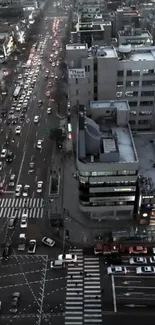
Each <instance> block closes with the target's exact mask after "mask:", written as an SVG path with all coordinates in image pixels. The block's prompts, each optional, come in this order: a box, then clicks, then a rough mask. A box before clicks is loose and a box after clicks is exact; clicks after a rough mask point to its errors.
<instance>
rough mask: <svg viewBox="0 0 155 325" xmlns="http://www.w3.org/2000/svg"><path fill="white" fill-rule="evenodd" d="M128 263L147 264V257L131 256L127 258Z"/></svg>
mask: <svg viewBox="0 0 155 325" xmlns="http://www.w3.org/2000/svg"><path fill="white" fill-rule="evenodd" d="M129 264H147V258H146V257H140V256H138V257H131V258H130V259H129Z"/></svg>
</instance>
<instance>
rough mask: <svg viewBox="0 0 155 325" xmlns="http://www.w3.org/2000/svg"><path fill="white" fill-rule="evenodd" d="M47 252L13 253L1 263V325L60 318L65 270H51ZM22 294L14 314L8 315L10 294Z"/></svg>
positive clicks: (62, 307)
mask: <svg viewBox="0 0 155 325" xmlns="http://www.w3.org/2000/svg"><path fill="white" fill-rule="evenodd" d="M49 266H50V261H48V256H47V255H35V256H30V255H12V256H11V257H10V259H9V260H8V261H2V260H1V262H0V290H1V301H2V311H1V315H0V324H1V325H7V324H10V323H11V324H13V325H15V324H16V325H18V324H21V321H22V323H23V325H24V324H27V323H28V322H29V324H35V322H38V321H39V319H40V317H41V319H42V323H41V324H44V322H45V324H47V321H48V320H50V321H51V320H52V318H54V319H55V321H56V320H57V318H58V320H59V321H60V319H61V317H63V313H64V301H65V286H66V273H65V272H66V271H65V270H63V271H61V272H59V271H56V272H55V271H51V269H50V267H49ZM14 292H19V293H20V295H21V299H20V305H19V310H18V313H17V314H15V315H14V314H13V315H12V314H11V313H10V311H9V310H10V308H11V302H12V294H13V293H14Z"/></svg>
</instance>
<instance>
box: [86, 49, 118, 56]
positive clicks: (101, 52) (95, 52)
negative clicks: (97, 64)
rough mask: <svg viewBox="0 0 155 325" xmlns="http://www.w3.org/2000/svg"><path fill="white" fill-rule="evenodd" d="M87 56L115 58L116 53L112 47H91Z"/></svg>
mask: <svg viewBox="0 0 155 325" xmlns="http://www.w3.org/2000/svg"><path fill="white" fill-rule="evenodd" d="M88 56H102V57H104V58H117V52H116V50H115V48H114V47H113V46H92V47H91V49H89V51H88Z"/></svg>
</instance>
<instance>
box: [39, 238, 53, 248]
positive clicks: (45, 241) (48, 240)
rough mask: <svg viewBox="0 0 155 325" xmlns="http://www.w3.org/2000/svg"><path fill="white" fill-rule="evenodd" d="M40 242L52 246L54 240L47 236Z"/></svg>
mask: <svg viewBox="0 0 155 325" xmlns="http://www.w3.org/2000/svg"><path fill="white" fill-rule="evenodd" d="M42 243H43V244H44V245H46V246H49V247H53V246H54V245H55V241H54V240H53V239H51V238H48V237H43V239H42Z"/></svg>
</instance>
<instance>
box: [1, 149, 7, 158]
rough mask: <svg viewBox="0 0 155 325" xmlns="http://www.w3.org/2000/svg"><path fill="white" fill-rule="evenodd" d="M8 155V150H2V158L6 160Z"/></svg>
mask: <svg viewBox="0 0 155 325" xmlns="http://www.w3.org/2000/svg"><path fill="white" fill-rule="evenodd" d="M6 155H7V149H2V151H1V158H6Z"/></svg>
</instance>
